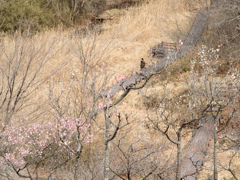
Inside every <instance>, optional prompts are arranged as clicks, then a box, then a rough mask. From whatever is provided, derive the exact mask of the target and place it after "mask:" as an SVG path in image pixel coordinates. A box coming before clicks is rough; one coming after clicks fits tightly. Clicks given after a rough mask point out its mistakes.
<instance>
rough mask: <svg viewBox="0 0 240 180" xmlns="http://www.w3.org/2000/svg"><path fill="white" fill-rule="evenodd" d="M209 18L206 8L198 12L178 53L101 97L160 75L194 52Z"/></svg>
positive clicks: (158, 62) (168, 55)
mask: <svg viewBox="0 0 240 180" xmlns="http://www.w3.org/2000/svg"><path fill="white" fill-rule="evenodd" d="M208 17H209V13H208V10H207V9H206V8H202V9H201V10H200V11H199V12H198V14H197V16H196V18H195V21H194V23H193V25H192V28H191V30H190V31H189V33H188V35H187V37H186V39H185V40H184V42H183V45H182V46H181V48H180V49H179V50H178V51H177V52H175V53H168V54H166V56H165V57H164V58H163V59H162V60H161V61H157V62H156V64H153V65H151V66H149V67H147V68H145V69H144V70H143V73H138V72H137V73H135V74H134V75H132V76H130V77H127V78H126V79H125V80H124V81H122V82H119V83H117V84H114V85H112V86H111V87H109V88H107V89H106V90H104V91H102V92H101V93H100V94H101V96H107V95H110V96H111V97H112V96H114V95H115V94H116V93H118V92H119V91H121V90H125V89H127V88H129V87H132V86H134V85H137V84H139V83H140V82H142V80H144V79H146V78H147V77H149V76H150V75H152V74H157V73H160V72H161V71H163V70H164V69H165V68H166V67H168V66H169V65H170V64H172V63H173V62H174V61H176V60H177V59H179V58H181V57H182V56H184V55H185V54H187V53H188V52H190V51H192V50H193V49H194V47H195V45H196V43H197V42H198V40H199V38H200V36H201V34H202V32H203V29H204V27H205V24H206V23H207V19H208Z"/></svg>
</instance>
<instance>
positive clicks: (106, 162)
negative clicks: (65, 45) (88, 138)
mask: <svg viewBox="0 0 240 180" xmlns="http://www.w3.org/2000/svg"><path fill="white" fill-rule="evenodd" d="M104 114H105V150H104V168H103V176H104V180H109V171H110V169H109V154H110V151H109V143H110V142H109V141H108V138H109V136H110V134H109V133H110V132H109V128H110V119H109V116H108V108H106V109H104Z"/></svg>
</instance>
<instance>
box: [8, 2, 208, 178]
mask: <svg viewBox="0 0 240 180" xmlns="http://www.w3.org/2000/svg"><path fill="white" fill-rule="evenodd" d="M197 7H198V5H197V4H188V3H187V0H155V1H148V2H146V3H143V4H141V5H140V6H137V7H130V8H128V10H127V11H125V10H124V11H125V13H124V15H122V16H120V17H118V20H116V21H109V22H105V23H104V24H103V25H102V29H103V30H102V33H101V34H99V35H98V37H97V39H98V41H97V42H96V43H97V44H96V45H97V47H101V46H102V45H103V44H106V43H108V42H110V41H111V46H110V47H111V48H109V51H108V52H107V53H106V54H104V56H103V58H102V61H103V62H106V61H108V64H109V68H108V70H109V71H110V72H111V73H112V74H113V76H112V78H111V81H110V82H109V85H111V84H112V83H114V76H118V75H122V74H127V75H129V74H131V73H132V72H134V71H139V62H140V59H141V57H143V58H145V60H146V62H147V64H148V65H150V64H151V62H150V60H149V58H148V57H147V53H148V50H149V49H150V47H152V46H154V45H156V44H157V43H159V42H161V41H167V42H177V41H178V40H179V39H184V37H185V35H186V33H187V32H188V30H189V28H190V26H189V24H191V22H192V20H193V19H194V15H195V13H196V12H197ZM56 37H57V38H58V41H57V43H58V44H57V46H56V47H55V48H56V49H59V47H60V51H59V52H58V53H57V55H56V56H54V58H53V59H52V60H51V61H50V62H49V67H51V68H53V69H54V68H58V67H59V65H61V66H62V65H64V66H62V67H61V68H60V69H59V70H58V72H57V73H56V74H55V75H54V76H53V77H52V79H51V81H52V82H53V83H55V84H58V87H59V89H62V88H64V87H65V84H64V82H67V81H68V80H70V79H71V78H72V72H77V71H79V70H81V67H79V64H78V60H77V58H76V56H74V55H73V51H72V50H73V49H74V47H73V44H75V43H76V39H77V38H79V37H78V36H77V35H75V34H74V32H73V31H68V30H67V31H60V30H49V31H46V32H44V33H41V34H38V35H36V36H35V37H34V38H35V39H36V41H34V42H32V43H35V44H38V43H39V44H41V43H42V42H45V41H46V43H48V41H47V40H49V39H53V38H56ZM5 41H6V42H7V43H8V44H9V48H11V47H12V46H11V45H12V44H11V43H12V42H11V38H5ZM85 41H87V39H86V40H85ZM69 62H70V63H69ZM173 68H174V67H173ZM49 71H50V69H49ZM179 71H180V72H182V70H181V69H180V70H179ZM110 72H109V73H110ZM46 73H47V71H46ZM175 75H176V76H178V75H179V74H175ZM181 76H183V77H184V74H183V75H181ZM181 76H180V77H181ZM174 84H175V85H174ZM169 86H171V87H176V89H177V91H183V90H184V87H181V83H179V82H178V80H177V79H173V82H171V83H170V84H169ZM44 87H45V88H44ZM46 87H48V85H47V84H45V85H43V87H42V89H39V90H37V92H36V93H35V98H36V100H38V98H39V97H41V101H39V102H42V104H44V102H45V100H46V99H48V97H47V96H48V92H47V90H46ZM156 88H158V87H156ZM150 90H151V89H150ZM139 101H140V102H141V95H140V93H139V92H131V93H130V95H129V96H128V97H127V98H126V99H125V100H124V102H125V105H124V107H123V108H122V111H125V108H127V111H128V112H133V114H134V117H135V118H136V119H137V122H136V123H135V124H134V126H135V127H137V128H138V131H141V132H142V133H146V132H148V130H146V129H145V124H144V123H143V122H145V120H146V119H145V114H146V112H145V110H144V109H143V108H142V107H141V103H139ZM45 108H47V107H46V106H45ZM120 109H121V108H120ZM133 134H136V136H137V134H138V132H135V133H133ZM146 136H149V138H151V137H150V136H151V134H150V133H149V135H146ZM203 178H204V177H203Z"/></svg>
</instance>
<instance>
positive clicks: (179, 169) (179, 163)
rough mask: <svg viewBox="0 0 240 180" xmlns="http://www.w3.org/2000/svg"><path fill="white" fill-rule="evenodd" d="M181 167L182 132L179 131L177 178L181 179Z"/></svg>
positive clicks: (177, 179)
mask: <svg viewBox="0 0 240 180" xmlns="http://www.w3.org/2000/svg"><path fill="white" fill-rule="evenodd" d="M181 168H182V146H181V133H178V144H177V172H176V180H180V179H181Z"/></svg>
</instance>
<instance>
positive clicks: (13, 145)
mask: <svg viewBox="0 0 240 180" xmlns="http://www.w3.org/2000/svg"><path fill="white" fill-rule="evenodd" d="M21 124H22V125H15V126H14V125H12V126H5V130H4V131H3V132H1V133H0V137H1V138H0V143H1V146H2V147H1V148H4V149H5V151H4V154H3V156H4V158H5V160H6V161H7V162H8V163H10V164H12V165H13V166H15V167H17V168H21V167H23V166H24V165H25V164H26V163H27V162H28V161H32V162H33V161H37V160H41V159H44V156H46V155H47V154H49V153H51V151H52V150H53V145H54V146H55V147H56V145H57V146H58V147H59V148H57V151H58V152H59V153H67V152H68V151H69V150H68V149H67V148H66V147H65V146H63V141H64V144H65V143H66V144H67V145H69V146H71V148H72V149H75V148H76V147H77V140H76V134H77V133H78V134H80V140H81V142H82V143H83V144H89V143H92V141H93V136H92V135H89V134H88V129H89V127H90V125H89V124H87V123H83V122H82V121H81V120H80V118H58V119H57V120H56V121H55V122H54V123H52V122H44V123H41V124H36V123H33V124H30V125H28V126H26V124H24V123H23V122H22V123H21ZM60 136H61V137H63V141H62V140H60V138H59V137H60ZM0 161H3V159H1V160H0ZM1 163H4V162H0V164H1Z"/></svg>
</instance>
